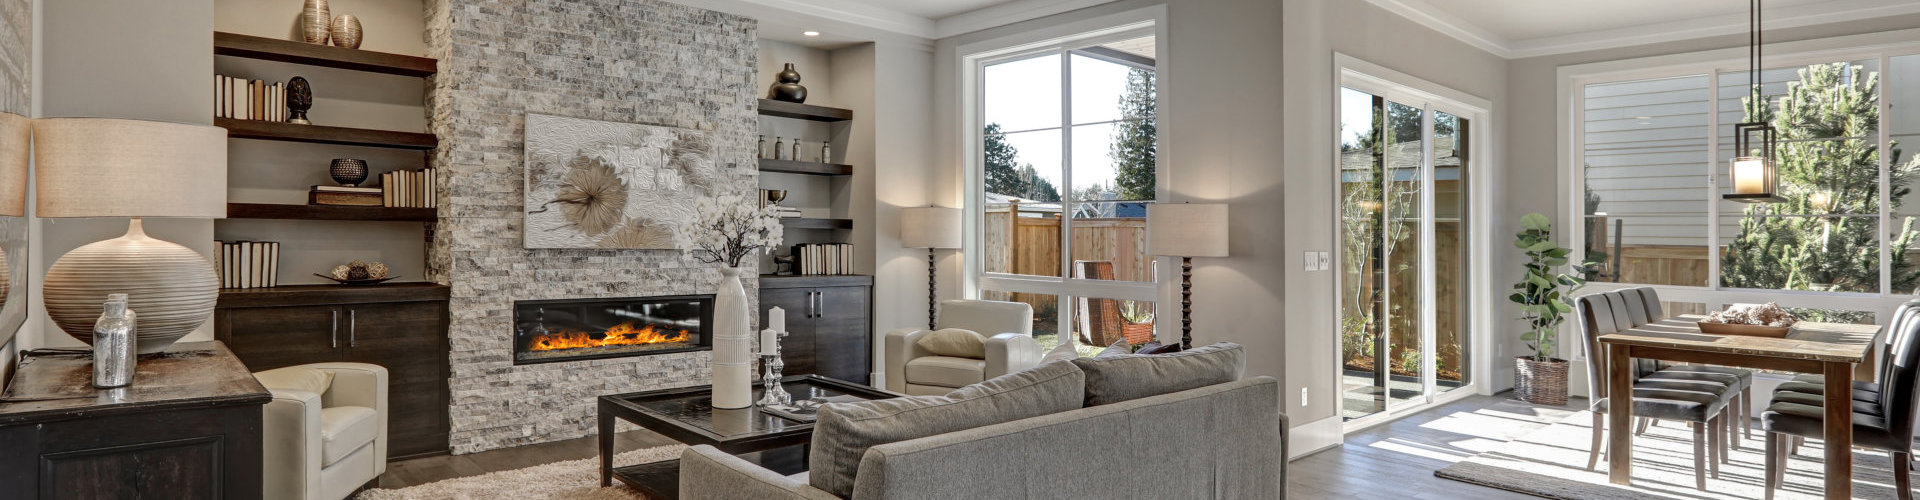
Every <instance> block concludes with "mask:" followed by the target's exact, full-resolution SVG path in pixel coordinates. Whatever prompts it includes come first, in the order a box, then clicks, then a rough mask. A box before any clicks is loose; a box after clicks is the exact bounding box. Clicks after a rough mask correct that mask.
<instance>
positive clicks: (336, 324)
mask: <svg viewBox="0 0 1920 500" xmlns="http://www.w3.org/2000/svg"><path fill="white" fill-rule="evenodd" d="M332 344H333V348H334V349H339V348H340V310H339V309H334V310H333V341H332Z"/></svg>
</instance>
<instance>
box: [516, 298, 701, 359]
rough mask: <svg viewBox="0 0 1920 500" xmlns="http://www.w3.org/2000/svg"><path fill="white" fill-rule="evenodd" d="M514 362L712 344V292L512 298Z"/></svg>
mask: <svg viewBox="0 0 1920 500" xmlns="http://www.w3.org/2000/svg"><path fill="white" fill-rule="evenodd" d="M513 324H514V332H513V364H516V365H524V364H532V363H551V362H555V361H576V360H582V359H599V358H614V357H623V356H641V355H649V354H666V353H670V352H686V351H701V350H707V349H712V348H713V338H712V336H711V335H708V332H707V325H711V324H713V296H712V295H679V296H671V297H636V298H619V299H565V300H520V301H514V303H513Z"/></svg>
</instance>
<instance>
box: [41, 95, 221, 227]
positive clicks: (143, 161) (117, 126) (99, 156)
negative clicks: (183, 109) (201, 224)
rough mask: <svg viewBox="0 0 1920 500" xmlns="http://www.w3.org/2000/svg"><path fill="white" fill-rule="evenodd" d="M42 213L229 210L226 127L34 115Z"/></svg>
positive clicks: (212, 215)
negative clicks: (35, 117) (38, 117)
mask: <svg viewBox="0 0 1920 500" xmlns="http://www.w3.org/2000/svg"><path fill="white" fill-rule="evenodd" d="M33 161H34V168H35V171H36V172H38V174H39V175H38V176H37V177H36V178H35V180H34V193H35V200H34V207H35V210H36V215H38V216H40V217H196V218H209V219H218V218H223V217H226V215H227V130H226V129H223V128H219V127H210V126H205V125H188V124H180V123H167V122H157V121H143V120H124V119H115V118H42V119H38V120H34V121H33Z"/></svg>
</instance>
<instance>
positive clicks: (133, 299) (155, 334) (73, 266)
mask: <svg viewBox="0 0 1920 500" xmlns="http://www.w3.org/2000/svg"><path fill="white" fill-rule="evenodd" d="M42 286H43V287H44V290H45V293H44V296H45V300H46V304H47V317H48V318H51V319H52V320H53V323H54V324H55V325H57V326H59V327H60V330H62V331H65V332H67V335H70V336H72V337H73V338H75V339H79V340H80V341H81V342H86V343H87V344H88V345H92V343H93V323H94V321H95V320H97V319H99V318H100V312H101V306H100V304H101V303H102V302H103V301H105V300H107V294H112V293H124V294H127V308H128V309H132V310H134V311H135V312H137V313H139V318H138V320H137V323H135V325H134V335H135V338H136V339H137V341H136V342H138V344H139V348H138V351H139V353H140V354H149V353H156V352H161V351H165V350H166V349H167V347H169V346H172V345H173V343H174V342H175V341H178V340H180V337H185V336H187V334H188V333H192V332H193V330H194V329H195V328H199V327H200V325H201V324H204V323H206V322H207V318H208V317H210V316H213V305H214V302H215V301H217V300H218V299H219V296H220V289H219V286H220V283H219V278H218V277H217V276H216V275H214V272H213V264H212V263H210V262H208V261H207V258H206V256H204V255H201V254H200V252H195V251H193V249H190V248H187V247H184V246H180V245H179V244H176V243H173V242H170V241H166V240H160V239H155V238H153V237H150V236H147V233H146V231H144V230H143V229H142V228H141V224H140V219H133V221H132V223H130V224H129V225H128V227H127V234H126V235H125V236H121V237H119V238H114V239H110V240H105V241H99V242H94V243H90V244H88V245H86V246H82V247H80V248H76V249H73V251H71V252H67V254H66V255H64V256H61V257H60V260H59V261H58V262H54V263H53V268H51V269H48V270H47V278H46V280H45V282H44V284H43V285H42Z"/></svg>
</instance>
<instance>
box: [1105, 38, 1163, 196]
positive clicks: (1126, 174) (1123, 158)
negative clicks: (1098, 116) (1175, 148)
mask: <svg viewBox="0 0 1920 500" xmlns="http://www.w3.org/2000/svg"><path fill="white" fill-rule="evenodd" d="M1153 80H1154V76H1153V71H1152V70H1146V69H1139V68H1135V69H1133V70H1132V71H1129V72H1127V91H1126V93H1124V94H1121V95H1120V119H1121V120H1122V121H1121V122H1120V123H1119V124H1118V125H1115V127H1114V130H1113V150H1112V151H1109V152H1108V153H1107V154H1108V155H1109V156H1111V157H1113V168H1114V171H1115V172H1114V176H1113V181H1114V184H1115V186H1116V187H1118V188H1120V199H1123V200H1151V199H1153V196H1154V178H1155V177H1154V167H1155V165H1156V163H1155V161H1156V155H1157V154H1158V150H1157V149H1156V148H1155V146H1154V137H1155V136H1156V135H1157V134H1158V133H1159V131H1158V130H1156V129H1155V126H1154V121H1153V118H1154V101H1153V100H1154V92H1155V91H1154V82H1153Z"/></svg>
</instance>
